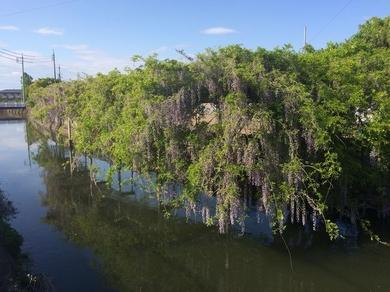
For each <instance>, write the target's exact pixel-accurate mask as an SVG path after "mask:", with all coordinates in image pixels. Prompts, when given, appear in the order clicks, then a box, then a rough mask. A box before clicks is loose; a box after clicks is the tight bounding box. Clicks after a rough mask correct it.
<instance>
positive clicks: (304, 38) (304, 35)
mask: <svg viewBox="0 0 390 292" xmlns="http://www.w3.org/2000/svg"><path fill="white" fill-rule="evenodd" d="M303 44H304V47H306V45H307V27H306V25H305V28H304V30H303Z"/></svg>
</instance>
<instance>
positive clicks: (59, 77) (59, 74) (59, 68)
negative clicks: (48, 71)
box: [58, 65, 61, 81]
mask: <svg viewBox="0 0 390 292" xmlns="http://www.w3.org/2000/svg"><path fill="white" fill-rule="evenodd" d="M58 80H60V81H61V65H58Z"/></svg>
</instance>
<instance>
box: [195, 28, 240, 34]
mask: <svg viewBox="0 0 390 292" xmlns="http://www.w3.org/2000/svg"><path fill="white" fill-rule="evenodd" d="M236 32H237V31H236V30H235V29H232V28H228V27H222V26H216V27H209V28H206V29H205V30H202V33H204V34H214V35H221V34H232V33H236Z"/></svg>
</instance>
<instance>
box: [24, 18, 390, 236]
mask: <svg viewBox="0 0 390 292" xmlns="http://www.w3.org/2000/svg"><path fill="white" fill-rule="evenodd" d="M389 46H390V17H386V18H384V19H379V18H372V19H371V20H369V21H367V22H366V23H365V24H363V25H362V26H361V27H360V30H359V32H358V33H357V34H356V35H354V36H352V37H351V38H350V39H348V40H346V41H345V42H343V43H339V44H335V43H330V44H328V46H327V47H326V48H324V49H320V50H314V49H313V48H312V47H311V46H309V45H308V46H306V47H305V48H304V49H303V51H302V52H296V51H294V50H293V49H292V48H291V47H290V46H285V47H283V48H276V49H274V50H272V51H268V50H265V49H262V48H259V49H256V50H249V49H245V48H243V47H241V46H238V45H232V46H228V47H224V48H221V49H218V50H211V49H208V50H206V51H205V52H204V53H201V54H199V55H198V56H197V57H196V59H195V60H192V61H189V62H181V61H177V60H170V59H166V60H158V59H157V58H156V57H154V56H152V57H147V58H142V57H136V60H137V61H138V62H137V63H138V64H141V65H139V66H138V67H136V68H134V69H129V70H128V71H127V72H125V73H121V72H119V71H116V70H114V71H112V72H110V73H108V74H106V75H103V74H98V75H97V76H95V77H87V78H85V79H83V80H76V81H67V82H59V83H58V82H42V81H41V80H37V81H35V82H34V83H33V84H32V85H31V86H30V91H29V92H30V97H29V104H30V108H31V114H32V117H33V118H35V119H40V120H41V121H43V122H45V123H49V124H50V125H51V126H52V127H53V129H55V130H58V131H59V132H60V131H61V128H63V127H64V124H65V120H67V119H68V118H70V119H71V121H72V125H73V126H74V135H75V137H74V140H75V145H76V148H77V150H78V151H80V152H82V153H88V154H95V155H100V156H104V157H107V158H109V159H111V160H112V161H113V162H114V164H115V165H117V166H119V165H120V166H124V167H127V168H131V169H134V170H136V171H139V172H142V173H147V172H150V171H155V172H156V173H157V174H158V184H159V188H158V189H159V190H160V191H161V192H172V188H170V187H169V186H170V185H171V184H174V183H180V184H182V185H183V186H184V187H183V192H182V193H181V194H180V195H179V194H177V196H176V194H173V195H174V196H176V197H177V199H178V201H186V202H195V201H196V200H197V196H198V194H200V193H204V194H206V195H208V196H214V197H216V199H217V212H216V215H215V216H214V217H213V218H210V220H209V221H208V222H209V223H211V224H212V223H214V224H216V225H218V226H219V230H220V232H222V233H223V232H226V231H227V229H228V228H229V226H230V225H231V224H234V223H235V222H238V223H242V222H243V218H244V216H245V208H246V206H247V201H248V200H252V199H256V200H258V202H259V203H258V207H259V211H261V210H263V211H265V212H266V213H267V214H268V215H269V217H270V218H272V222H273V224H274V228H275V230H277V231H279V232H282V230H283V228H284V225H285V223H286V221H287V219H288V220H290V221H291V222H293V223H294V222H299V223H301V224H303V225H306V224H308V221H309V220H310V224H312V226H313V229H316V228H317V225H318V223H319V222H322V223H324V224H323V225H324V226H325V227H326V230H327V231H328V233H329V235H330V237H331V238H334V237H337V236H338V230H337V226H336V225H335V224H333V223H331V221H330V220H328V219H327V218H334V217H335V216H341V217H343V218H348V219H349V220H351V221H352V222H353V223H359V222H360V223H361V224H363V225H364V226H366V223H367V221H365V220H364V219H365V216H366V215H365V214H366V211H367V210H369V211H370V210H374V211H375V212H376V214H377V215H378V216H380V217H385V216H388V215H389V213H390V182H389V180H388V178H389V177H390V171H389V167H390V98H389V90H390V47H389Z"/></svg>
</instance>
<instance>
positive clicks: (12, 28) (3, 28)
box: [0, 25, 19, 31]
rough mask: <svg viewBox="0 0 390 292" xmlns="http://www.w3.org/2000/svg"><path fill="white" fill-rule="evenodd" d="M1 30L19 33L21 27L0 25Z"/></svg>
mask: <svg viewBox="0 0 390 292" xmlns="http://www.w3.org/2000/svg"><path fill="white" fill-rule="evenodd" d="M0 30H10V31H11V30H12V31H17V30H19V27H17V26H15V25H0Z"/></svg>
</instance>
